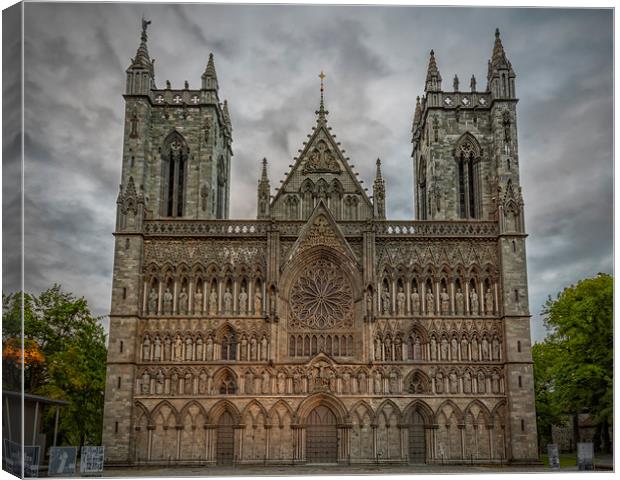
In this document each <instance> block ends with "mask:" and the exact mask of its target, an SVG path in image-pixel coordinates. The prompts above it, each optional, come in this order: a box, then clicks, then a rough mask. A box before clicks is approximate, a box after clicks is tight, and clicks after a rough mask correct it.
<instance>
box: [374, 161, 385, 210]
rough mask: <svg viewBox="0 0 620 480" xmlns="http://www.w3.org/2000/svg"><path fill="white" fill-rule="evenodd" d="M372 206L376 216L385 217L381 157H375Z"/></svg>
mask: <svg viewBox="0 0 620 480" xmlns="http://www.w3.org/2000/svg"><path fill="white" fill-rule="evenodd" d="M372 195H373V202H372V203H373V206H374V213H375V217H376V218H380V219H384V218H385V180H383V176H382V175H381V159H379V158H377V172H376V174H375V181H374V183H373V188H372Z"/></svg>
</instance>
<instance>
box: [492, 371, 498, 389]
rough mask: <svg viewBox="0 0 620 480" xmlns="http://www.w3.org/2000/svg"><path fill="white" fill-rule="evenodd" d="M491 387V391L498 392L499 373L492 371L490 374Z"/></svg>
mask: <svg viewBox="0 0 620 480" xmlns="http://www.w3.org/2000/svg"><path fill="white" fill-rule="evenodd" d="M491 388H492V390H493V393H499V373H497V372H493V375H491Z"/></svg>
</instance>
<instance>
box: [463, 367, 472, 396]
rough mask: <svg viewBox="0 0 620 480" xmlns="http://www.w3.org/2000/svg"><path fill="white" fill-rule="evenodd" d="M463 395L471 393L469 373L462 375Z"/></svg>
mask: <svg viewBox="0 0 620 480" xmlns="http://www.w3.org/2000/svg"><path fill="white" fill-rule="evenodd" d="M463 393H471V374H470V373H469V371H467V372H465V375H463Z"/></svg>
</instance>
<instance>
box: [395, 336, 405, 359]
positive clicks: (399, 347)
mask: <svg viewBox="0 0 620 480" xmlns="http://www.w3.org/2000/svg"><path fill="white" fill-rule="evenodd" d="M402 359H403V341H402V340H401V339H400V337H396V338H395V339H394V360H402Z"/></svg>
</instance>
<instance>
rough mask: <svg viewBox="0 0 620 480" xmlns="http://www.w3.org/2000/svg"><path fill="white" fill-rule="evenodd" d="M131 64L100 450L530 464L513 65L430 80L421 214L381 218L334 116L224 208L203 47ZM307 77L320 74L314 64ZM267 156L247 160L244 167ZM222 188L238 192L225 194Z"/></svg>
mask: <svg viewBox="0 0 620 480" xmlns="http://www.w3.org/2000/svg"><path fill="white" fill-rule="evenodd" d="M147 25H148V22H144V23H143V31H142V40H141V43H140V47H139V48H138V51H137V54H136V57H135V58H134V59H133V60H132V63H131V65H130V67H129V68H128V70H127V84H126V92H125V95H124V98H125V104H126V112H125V119H126V121H125V133H124V151H123V160H122V184H121V187H120V192H119V196H118V200H117V221H116V231H115V233H114V238H115V259H114V274H113V275H114V277H113V287H112V305H111V314H110V336H109V351H108V363H107V383H106V392H105V413H104V427H103V441H104V444H105V446H106V461H107V462H108V463H109V464H125V465H143V464H196V465H215V464H236V465H240V464H265V465H269V464H313V463H327V464H329V463H334V464H335V463H345V464H346V463H375V464H376V463H386V464H387V463H451V462H452V463H463V462H467V463H471V462H473V463H500V462H527V461H532V460H535V459H536V458H537V440H536V418H535V410H534V383H533V374H532V359H531V353H530V334H529V311H528V293H527V277H526V260H525V259H526V255H525V237H526V234H525V232H524V221H523V201H522V198H521V193H520V186H519V185H520V183H519V158H518V148H517V131H516V103H517V99H516V94H515V74H514V72H513V69H512V66H511V64H510V62H509V61H508V59H507V58H506V54H505V52H504V49H503V46H502V43H501V39H500V36H499V32H496V38H495V46H494V49H493V52H492V57H491V60H489V70H488V76H487V85H486V88H485V89H484V90H479V89H478V88H477V87H476V80H475V78H473V77H472V79H471V82H470V87H469V88H468V89H460V88H459V81H458V78H456V77H455V79H454V82H453V83H454V84H453V87H454V88H453V89H452V90H443V89H442V83H441V82H442V78H441V75H440V73H439V69H438V66H437V63H436V59H435V56H434V53H433V52H431V57H430V60H429V65H428V72H427V78H426V85H425V89H424V95H423V96H422V98H421V99H418V101H417V104H416V106H415V114H414V121H413V129H412V134H413V136H412V143H413V153H412V157H413V162H412V163H413V169H414V177H415V182H414V183H415V188H414V190H415V206H416V218H417V220H406V221H391V220H388V219H386V218H385V200H386V185H385V182H384V180H383V178H382V172H381V163H380V161H379V160H377V163H376V176H375V179H374V184H373V191H372V194H373V196H372V197H369V196H368V195H367V193H366V190H365V189H364V188H363V187H362V185H361V184H360V181H359V180H358V179H357V174H356V173H355V172H354V170H353V168H352V165H351V164H350V163H349V159H348V158H346V157H345V156H344V151H343V150H342V149H341V147H340V144H339V143H338V142H337V141H336V140H335V139H334V137H335V135H333V134H332V132H331V127H330V126H328V120H327V116H328V112H327V110H326V109H325V106H324V101H323V84H322V80H323V79H322V78H321V99H320V104H319V108H318V110H317V111H316V125H315V126H314V127H313V129H312V131H311V133H310V135H308V137H309V138H308V139H307V141H306V142H304V143H303V146H302V149H301V150H300V153H299V156H298V157H295V159H294V164H293V165H292V166H291V168H290V170H289V172H288V173H287V174H286V178H285V180H284V182H283V183H282V185H281V187H280V188H279V189H277V190H276V191H275V192H274V191H272V190H271V188H270V181H269V178H268V171H267V161H266V160H263V162H262V171H261V172H260V178H259V180H258V188H257V218H256V220H230V219H229V218H228V216H229V198H230V192H231V185H230V171H231V169H230V165H231V159H232V148H231V145H232V123H231V118H230V115H229V112H228V106H227V103H226V101H224V102H223V103H222V102H220V98H219V85H218V79H217V74H216V70H215V64H214V60H213V56H210V57H209V60H208V64H207V66H206V69H205V72H204V74H203V75H202V85H201V88H200V89H196V90H192V89H190V88H189V86H188V84H187V82H186V84H185V87H184V88H183V89H173V88H171V86H170V84H169V83H168V82H167V84H166V87H165V88H157V87H156V86H155V80H154V68H153V67H154V62H153V61H152V60H151V59H150V57H149V53H148V50H147V34H146V27H147ZM321 77H322V75H321ZM259 168H260V167H259ZM233 191H234V189H233Z"/></svg>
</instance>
